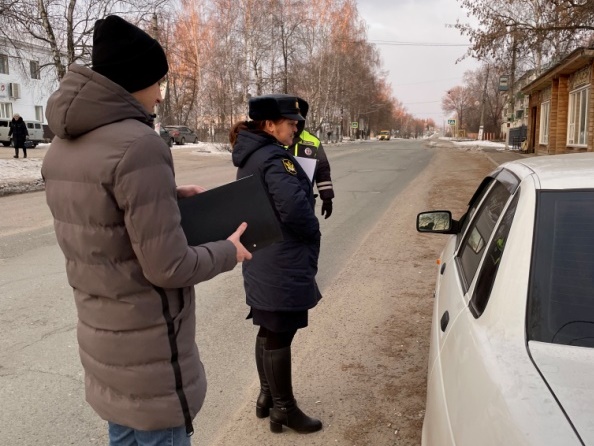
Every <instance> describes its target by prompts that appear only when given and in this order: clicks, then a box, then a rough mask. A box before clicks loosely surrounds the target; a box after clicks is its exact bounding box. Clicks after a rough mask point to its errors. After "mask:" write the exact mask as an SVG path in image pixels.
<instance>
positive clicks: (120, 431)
mask: <svg viewBox="0 0 594 446" xmlns="http://www.w3.org/2000/svg"><path fill="white" fill-rule="evenodd" d="M108 429H109V446H191V441H190V437H188V436H187V435H186V428H185V427H184V426H180V427H172V428H170V429H162V430H158V431H139V430H137V429H132V428H130V427H126V426H121V425H119V424H115V423H112V422H108Z"/></svg>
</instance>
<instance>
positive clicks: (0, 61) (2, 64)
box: [0, 53, 10, 74]
mask: <svg viewBox="0 0 594 446" xmlns="http://www.w3.org/2000/svg"><path fill="white" fill-rule="evenodd" d="M3 69H6V71H3ZM0 74H10V66H9V63H8V54H3V53H0Z"/></svg>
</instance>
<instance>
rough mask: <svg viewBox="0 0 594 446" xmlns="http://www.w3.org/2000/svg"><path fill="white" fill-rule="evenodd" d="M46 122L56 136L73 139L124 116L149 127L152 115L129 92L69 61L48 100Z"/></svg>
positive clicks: (151, 122) (119, 119)
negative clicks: (57, 85)
mask: <svg viewBox="0 0 594 446" xmlns="http://www.w3.org/2000/svg"><path fill="white" fill-rule="evenodd" d="M46 117H47V122H48V125H49V127H50V129H51V131H52V132H54V134H55V135H56V136H59V137H60V138H62V139H74V138H77V137H79V136H81V135H84V134H85V133H88V132H90V131H91V130H94V129H96V128H99V127H102V126H104V125H107V124H111V123H113V122H118V121H122V120H123V119H136V120H138V121H141V122H144V123H145V124H147V125H150V126H152V124H153V118H152V116H151V115H150V114H149V113H148V112H147V111H146V110H145V108H144V107H143V106H142V104H140V102H138V101H137V100H136V98H134V96H132V95H131V94H130V93H128V91H126V90H125V89H124V88H123V87H121V86H119V85H118V84H116V83H114V82H112V81H111V80H109V79H107V78H106V77H105V76H102V75H101V74H99V73H96V72H94V71H93V70H91V69H89V68H86V67H83V66H82V65H77V64H72V65H70V67H69V71H68V73H66V75H65V76H64V78H63V79H62V82H61V83H60V87H59V88H58V90H56V91H55V92H54V93H53V94H52V95H51V96H50V98H49V100H48V101H47V108H46Z"/></svg>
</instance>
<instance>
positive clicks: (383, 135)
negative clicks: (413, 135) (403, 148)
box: [377, 130, 391, 141]
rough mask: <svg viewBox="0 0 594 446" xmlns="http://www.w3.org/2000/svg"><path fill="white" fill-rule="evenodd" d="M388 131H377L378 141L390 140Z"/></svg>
mask: <svg viewBox="0 0 594 446" xmlns="http://www.w3.org/2000/svg"><path fill="white" fill-rule="evenodd" d="M390 136H391V135H390V131H389V130H382V131H381V132H379V134H378V135H377V139H378V140H379V141H389V140H390Z"/></svg>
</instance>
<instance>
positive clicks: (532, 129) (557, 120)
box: [521, 48, 594, 155]
mask: <svg viewBox="0 0 594 446" xmlns="http://www.w3.org/2000/svg"><path fill="white" fill-rule="evenodd" d="M593 65H594V48H578V49H576V50H575V51H573V52H572V53H570V54H569V55H568V56H567V57H565V58H564V59H563V60H562V61H560V62H559V63H558V64H556V65H554V66H553V67H551V68H550V69H548V70H547V71H545V72H544V73H543V74H541V75H540V76H538V77H537V78H536V79H534V81H532V82H531V83H529V84H528V85H526V86H525V87H523V88H522V90H521V92H522V93H523V94H525V95H527V96H528V97H529V100H528V134H527V141H526V151H528V152H535V153H537V154H539V155H555V154H560V153H574V152H586V151H588V152H591V151H593V150H594V127H593V124H594V97H593V94H594V89H593V88H592V72H593V70H592V66H593Z"/></svg>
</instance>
